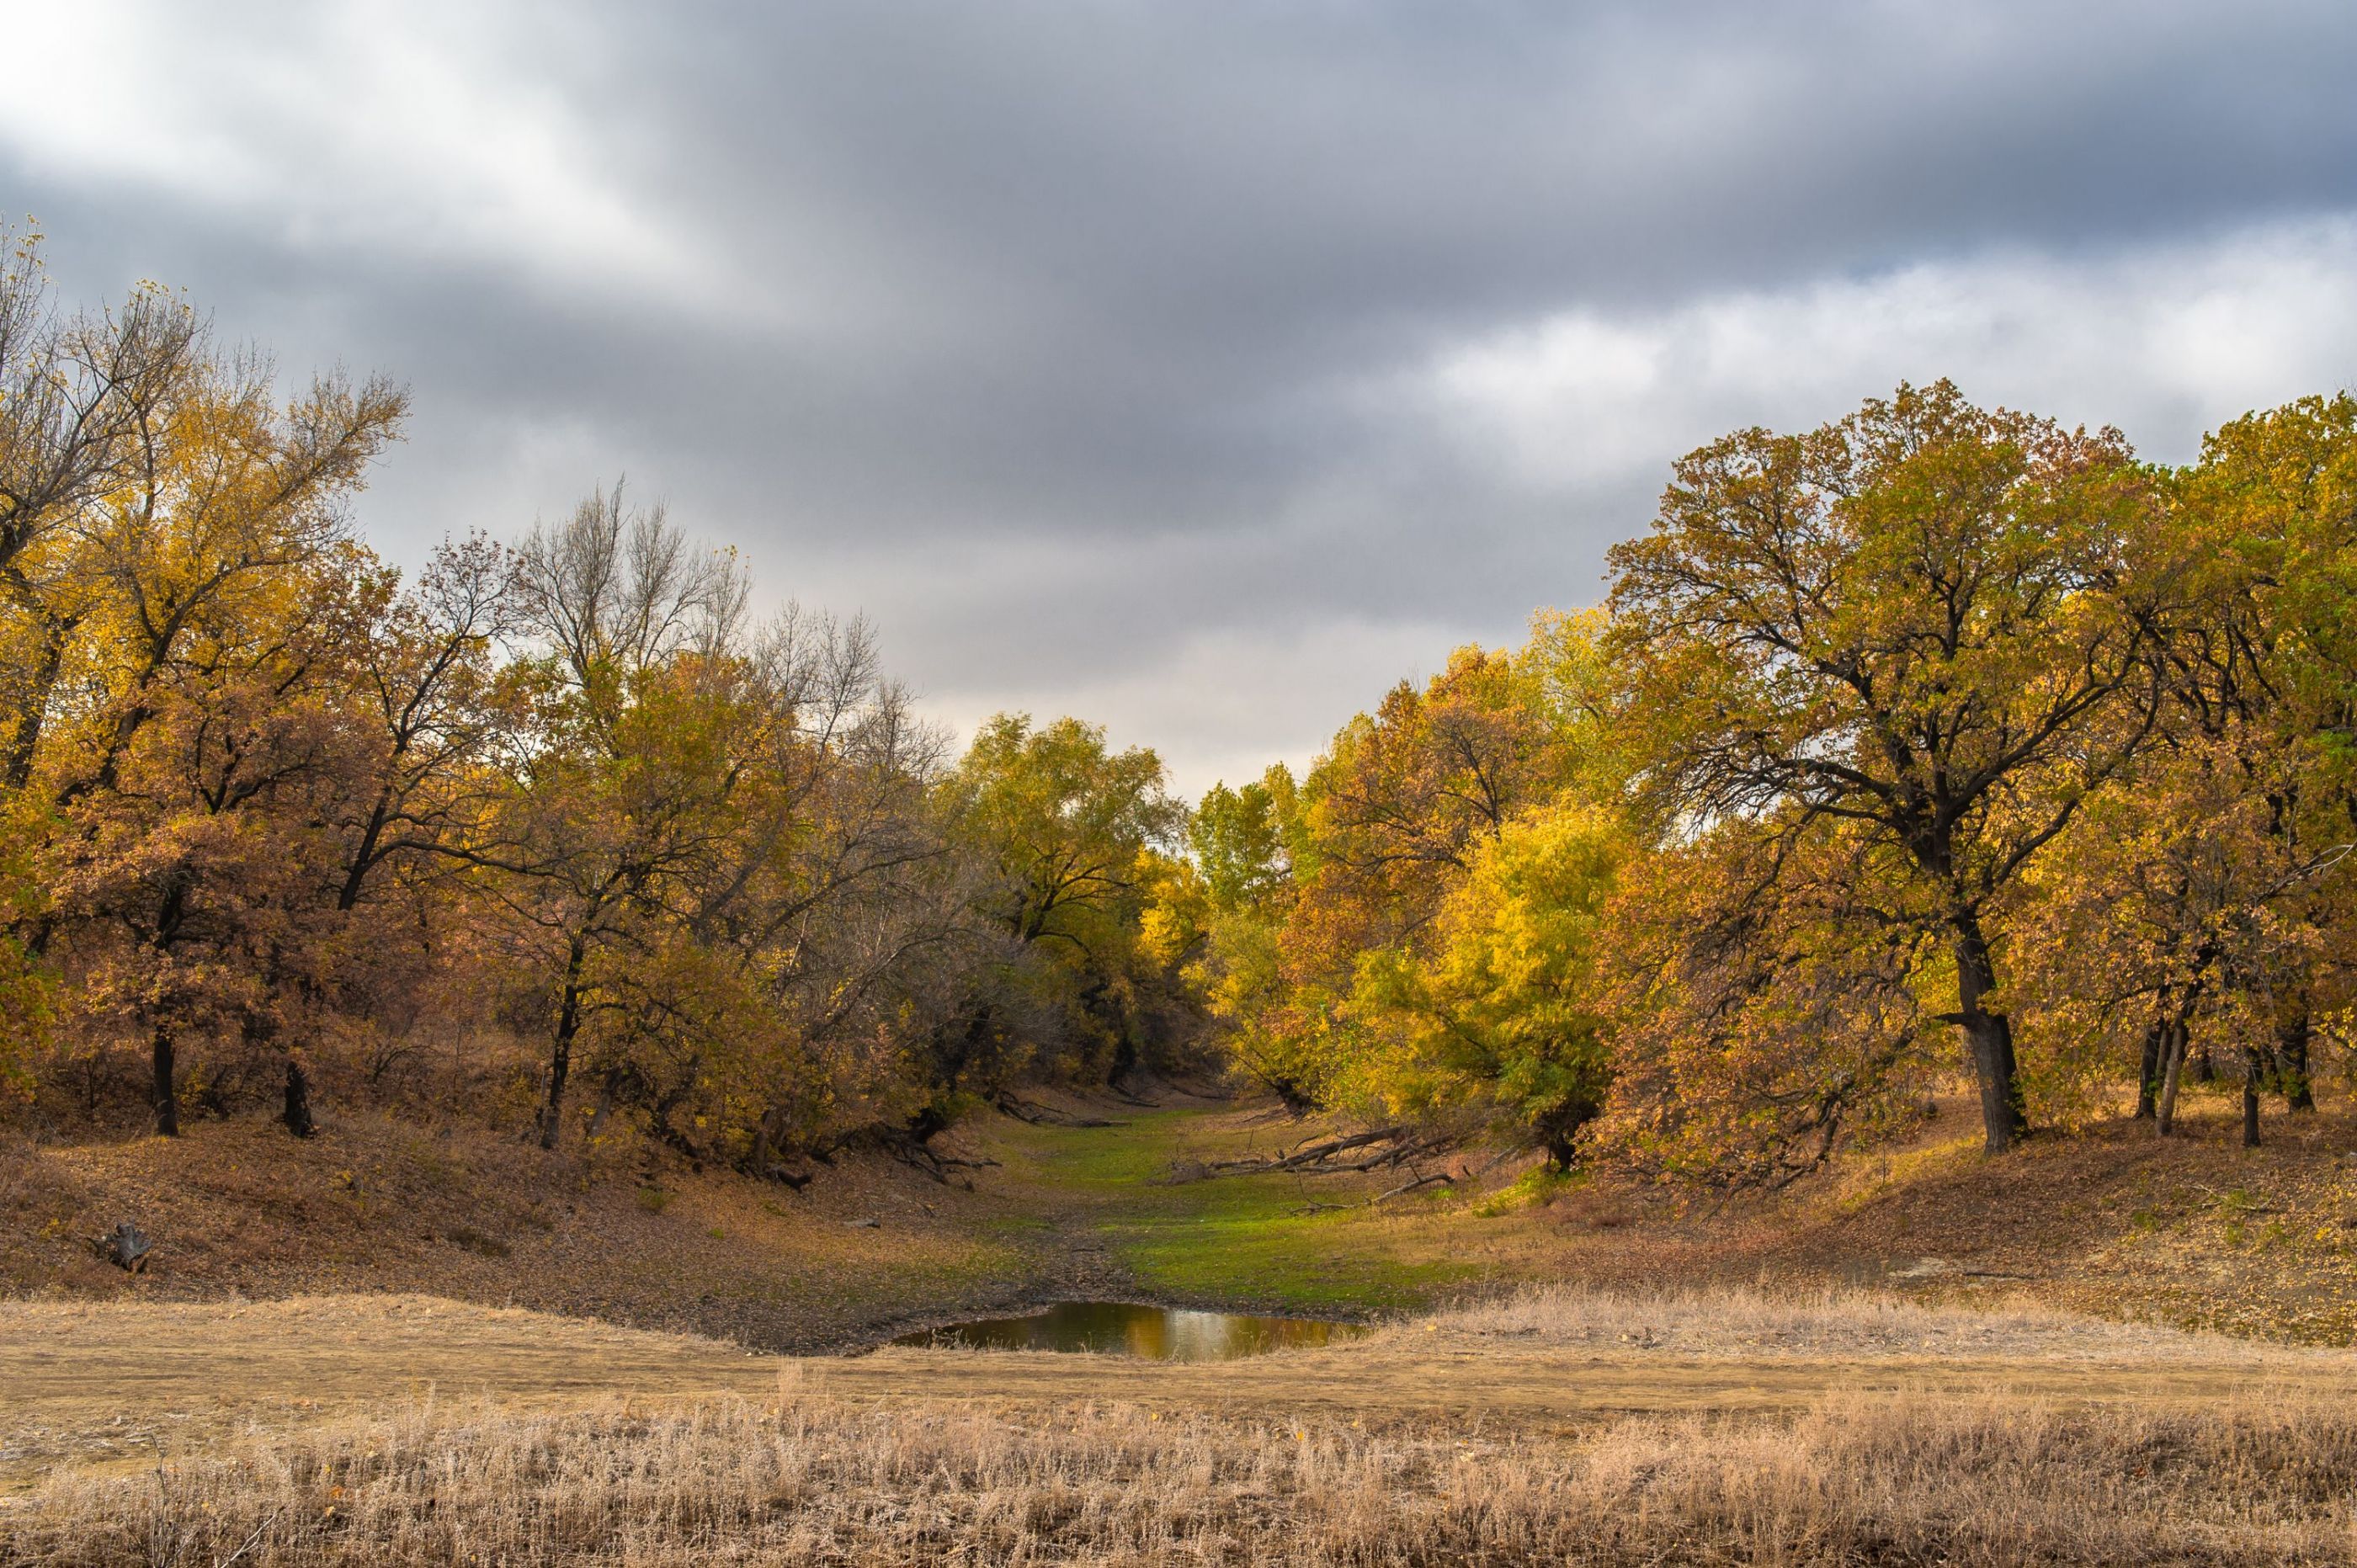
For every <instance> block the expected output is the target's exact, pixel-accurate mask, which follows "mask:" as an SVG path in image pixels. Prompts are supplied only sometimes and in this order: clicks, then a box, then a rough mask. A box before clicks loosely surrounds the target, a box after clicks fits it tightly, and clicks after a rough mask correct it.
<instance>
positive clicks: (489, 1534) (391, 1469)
mask: <svg viewBox="0 0 2357 1568" xmlns="http://www.w3.org/2000/svg"><path fill="white" fill-rule="evenodd" d="M2352 1477H2357V1412H2352V1411H2350V1410H2348V1409H2347V1408H2346V1407H2345V1406H2335V1405H2332V1404H2327V1403H2323V1402H2310V1401H2305V1400H2302V1399H2300V1398H2298V1397H2297V1396H2292V1395H2287V1394H2278V1395H2276V1396H2272V1397H2268V1398H2265V1399H2258V1400H2252V1401H2247V1402H2242V1403H2238V1404H2236V1405H2234V1406H2233V1407H2231V1408H2227V1409H2223V1410H2219V1409H2212V1410H2208V1411H2204V1412H2198V1413H2197V1412H2185V1411H2179V1412H2168V1411H2124V1410H2102V1411H2084V1410H2080V1411H2066V1410H2058V1409H2053V1408H2048V1407H2040V1406H2034V1405H2032V1406H2023V1405H2020V1404H2017V1403H2011V1402H2007V1403H1998V1402H1973V1401H1963V1402H1959V1401H1954V1400H1946V1401H1935V1400H1930V1399H1926V1398H1922V1397H1914V1396H1900V1397H1897V1398H1886V1399H1875V1398H1867V1397H1863V1396H1834V1397H1830V1398H1827V1399H1825V1400H1823V1401H1821V1402H1818V1403H1816V1404H1815V1405H1813V1406H1812V1407H1811V1408H1809V1409H1808V1410H1806V1411H1805V1412H1802V1413H1800V1414H1799V1415H1797V1416H1795V1417H1786V1418H1780V1419H1771V1420H1758V1419H1754V1420H1749V1421H1730V1420H1727V1419H1725V1418H1713V1417H1684V1418H1675V1419H1652V1418H1648V1419H1636V1420H1623V1421H1620V1422H1618V1423H1612V1424H1609V1425H1606V1426H1603V1427H1601V1428H1598V1429H1597V1430H1594V1431H1593V1432H1591V1433H1588V1434H1584V1435H1580V1436H1576V1437H1551V1436H1544V1435H1520V1436H1514V1437H1509V1438H1503V1439H1492V1438H1485V1437H1484V1436H1482V1435H1481V1434H1479V1433H1478V1432H1474V1433H1454V1432H1448V1431H1440V1430H1435V1429H1432V1428H1429V1427H1422V1428H1418V1427H1394V1428H1393V1429H1390V1430H1387V1431H1370V1430H1365V1429H1361V1428H1360V1427H1358V1426H1356V1425H1355V1424H1347V1425H1346V1424H1342V1423H1335V1422H1318V1421H1310V1422H1298V1423H1297V1422H1294V1421H1276V1422H1272V1421H1268V1420H1239V1419H1234V1418H1228V1417H1222V1416H1216V1415H1207V1414H1203V1413H1200V1412H1183V1411H1181V1412H1166V1411H1162V1410H1158V1409H1155V1408H1149V1407H1146V1406H1140V1405H1117V1406H1103V1405H1099V1406H1094V1407H1083V1408H1079V1409H1077V1410H1073V1411H1069V1412H1062V1413H1058V1414H1050V1413H1049V1412H1029V1413H1025V1412H991V1411H984V1410H976V1409H974V1408H972V1407H968V1406H936V1407H926V1406H910V1405H898V1406H890V1407H877V1406H873V1405H856V1404H846V1403H842V1402H834V1401H831V1400H827V1399H823V1398H817V1397H808V1398H805V1397H800V1396H794V1395H787V1396H785V1397H782V1398H781V1399H780V1401H778V1402H775V1403H768V1404H757V1403H753V1402H746V1401H743V1400H737V1399H731V1400H723V1401H714V1402H703V1403H699V1404H694V1405H689V1406H682V1407H676V1408H672V1409H667V1410H657V1411H653V1412H632V1411H630V1410H629V1409H627V1408H625V1407H623V1406H620V1405H614V1406H611V1407H608V1408H605V1409H601V1410H596V1411H587V1412H579V1411H576V1412H561V1413H552V1414H538V1415H518V1414H515V1413H512V1412H507V1411H504V1410H502V1409H500V1408H498V1407H493V1406H467V1407H448V1406H437V1405H434V1404H430V1403H427V1404H419V1405H414V1406H411V1407H408V1408H405V1409H403V1410H401V1411H400V1412H397V1413H394V1414H392V1415H389V1416H382V1417H378V1418H373V1419H348V1420H345V1421H341V1422H339V1423H331V1424H328V1425H325V1426H321V1427H316V1428H313V1429H310V1430H308V1431H307V1432H304V1433H300V1434H293V1435H282V1436H270V1435H255V1436H253V1437H251V1438H249V1439H248V1440H246V1441H245V1442H243V1443H242V1444H238V1445H235V1446H233V1447H231V1448H230V1449H228V1450H224V1451H221V1452H217V1453H214V1454H210V1455H205V1456H202V1457H199V1458H192V1459H185V1460H181V1461H179V1462H177V1463H173V1464H169V1465H166V1466H159V1467H157V1468H156V1469H154V1470H151V1471H148V1472H145V1473H143V1474H138V1475H134V1476H114V1477H106V1476H88V1475H74V1474H68V1475H64V1476H60V1477H57V1478H54V1479H53V1480H51V1481H50V1482H49V1483H48V1484H47V1485H46V1486H45V1487H42V1488H41V1489H40V1490H38V1491H37V1492H36V1493H34V1494H32V1495H31V1496H29V1497H28V1498H24V1499H22V1500H20V1501H19V1502H18V1503H16V1505H15V1506H13V1507H9V1508H6V1509H0V1558H5V1560H7V1561H10V1562H21V1563H40V1564H56V1565H59V1568H63V1565H67V1564H75V1565H80V1564H102V1563H151V1564H177V1563H226V1562H229V1561H231V1560H234V1561H236V1562H238V1563H246V1564H258V1565H266V1564H278V1563H288V1564H291V1563H468V1562H483V1563H492V1562H504V1563H554V1562H566V1563H632V1564H654V1563H697V1564H700V1565H701V1564H717V1563H738V1562H755V1561H759V1562H797V1563H802V1562H809V1563H941V1562H976V1563H1115V1562H1118V1563H1368V1564H1375V1563H1382V1564H1421V1563H1436V1564H1437V1563H1522V1562H1529V1561H1551V1562H1571V1563H1664V1562H1674V1563H1857V1564H1866V1563H1875V1564H1880V1563H1990V1564H1996V1563H2351V1562H2357V1536H2352V1525H2351V1522H2350V1508H2351V1504H2352V1500H2357V1499H2352Z"/></svg>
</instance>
